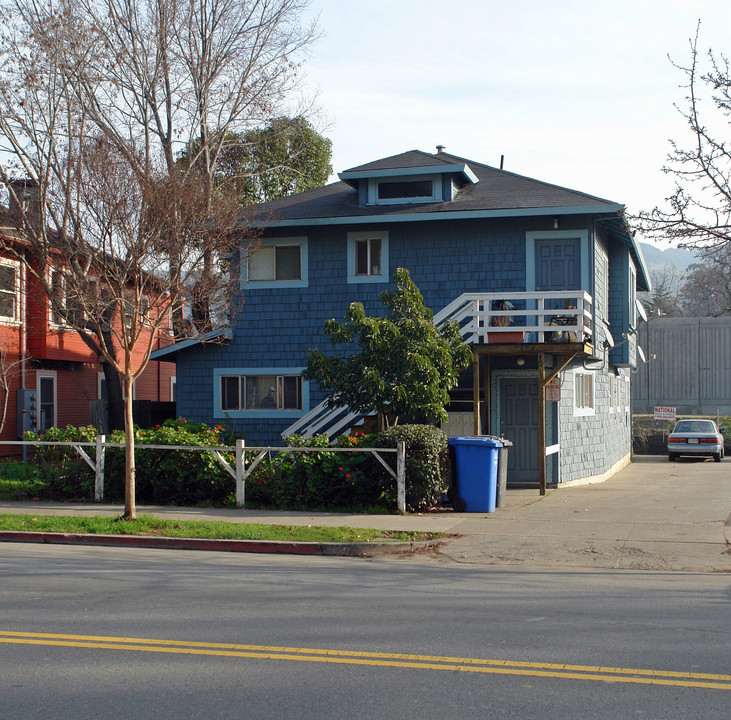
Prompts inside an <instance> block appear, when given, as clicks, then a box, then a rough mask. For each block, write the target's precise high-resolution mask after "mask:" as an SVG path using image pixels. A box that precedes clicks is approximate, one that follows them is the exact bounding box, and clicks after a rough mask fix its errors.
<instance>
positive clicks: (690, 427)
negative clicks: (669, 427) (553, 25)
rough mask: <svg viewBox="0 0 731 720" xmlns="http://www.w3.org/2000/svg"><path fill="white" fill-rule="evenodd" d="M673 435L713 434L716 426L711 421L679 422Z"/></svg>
mask: <svg viewBox="0 0 731 720" xmlns="http://www.w3.org/2000/svg"><path fill="white" fill-rule="evenodd" d="M673 432H674V433H679V432H684V433H715V432H716V426H715V425H714V424H713V421H711V420H681V421H680V422H679V423H678V424H677V425H676V426H675V429H674V430H673Z"/></svg>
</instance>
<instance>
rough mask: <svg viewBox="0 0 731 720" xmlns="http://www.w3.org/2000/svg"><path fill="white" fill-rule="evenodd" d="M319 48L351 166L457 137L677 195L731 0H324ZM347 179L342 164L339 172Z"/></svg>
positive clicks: (595, 184)
mask: <svg viewBox="0 0 731 720" xmlns="http://www.w3.org/2000/svg"><path fill="white" fill-rule="evenodd" d="M310 9H311V11H312V13H313V15H318V14H319V25H320V29H321V31H322V33H323V37H322V38H321V39H320V40H319V41H318V42H317V44H316V45H315V46H314V47H313V48H312V51H311V54H310V57H309V58H308V60H307V61H306V63H305V72H306V78H305V83H306V87H307V89H308V91H310V92H312V91H316V92H317V93H318V97H317V103H318V105H319V107H320V108H321V110H322V119H321V127H322V128H324V129H323V134H324V135H325V136H326V137H329V138H330V139H331V140H332V141H333V159H332V161H333V169H334V172H335V173H337V172H342V171H343V170H346V169H348V168H351V167H355V166H357V165H360V164H362V163H365V162H369V161H371V160H375V159H378V158H382V157H387V156H389V155H395V154H398V153H400V152H404V151H407V150H413V149H418V150H423V151H426V152H435V147H436V146H437V145H440V144H441V145H444V146H445V148H446V151H447V152H449V153H453V154H455V155H459V156H461V157H466V158H468V159H472V160H475V161H478V162H482V163H485V164H487V165H492V166H495V167H499V165H500V157H501V155H503V156H504V158H505V159H504V168H505V169H506V170H509V171H511V172H515V173H518V174H521V175H527V176H529V177H533V178H536V179H538V180H542V181H545V182H550V183H553V184H556V185H561V186H564V187H568V188H571V189H574V190H580V191H582V192H586V193H589V194H591V195H595V196H598V197H601V198H605V199H608V200H612V201H614V202H619V203H622V204H624V205H626V206H627V208H628V211H629V212H630V213H636V212H639V211H640V210H650V209H652V208H653V207H655V206H656V205H658V204H662V202H663V200H664V198H665V197H667V196H668V195H669V194H670V192H671V190H672V187H673V186H672V181H671V178H670V177H669V176H667V175H665V174H663V173H662V172H661V168H662V167H663V165H664V164H665V160H666V157H667V154H668V152H669V150H670V145H669V142H668V140H669V138H671V137H673V138H676V139H683V138H687V137H689V136H688V135H687V132H686V130H685V126H684V121H683V119H682V118H681V117H680V115H679V113H678V111H677V109H676V108H675V107H674V103H682V100H683V97H684V90H683V88H682V87H681V85H682V84H683V82H684V79H685V78H684V75H683V74H682V73H681V72H680V71H679V70H677V69H676V68H674V67H673V65H672V63H671V61H670V59H669V58H668V56H670V57H671V58H672V59H673V60H674V61H675V62H678V63H681V64H682V63H684V62H686V61H687V60H688V58H689V41H690V39H691V38H692V37H693V36H694V35H695V32H696V26H697V23H698V21H699V20H700V21H701V26H700V35H699V47H702V48H708V47H713V48H714V51H715V52H717V53H723V52H728V53H729V54H731V34H730V33H729V30H731V2H729V0H693V2H690V0H685V1H680V0H662V1H659V0H611V1H604V0H603V1H601V2H600V1H598V0H551V2H548V1H547V0H514V2H512V3H509V2H507V0H441V2H437V1H436V0H418V1H416V0H369V1H368V2H363V0H312V5H311V8H310ZM332 179H337V178H336V177H335V176H333V178H332Z"/></svg>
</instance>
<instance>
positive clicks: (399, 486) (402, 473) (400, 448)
mask: <svg viewBox="0 0 731 720" xmlns="http://www.w3.org/2000/svg"><path fill="white" fill-rule="evenodd" d="M396 496H397V503H398V511H399V512H400V513H405V512H406V443H405V442H404V441H403V440H399V442H397V443H396Z"/></svg>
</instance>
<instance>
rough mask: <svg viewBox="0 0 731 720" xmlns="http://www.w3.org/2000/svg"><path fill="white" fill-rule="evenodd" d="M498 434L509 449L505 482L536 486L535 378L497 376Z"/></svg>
mask: <svg viewBox="0 0 731 720" xmlns="http://www.w3.org/2000/svg"><path fill="white" fill-rule="evenodd" d="M500 434H501V435H503V436H504V437H505V438H507V439H508V440H510V442H512V443H513V447H511V448H510V449H509V450H508V484H509V485H510V484H536V485H538V378H535V377H533V378H524V377H506V378H500Z"/></svg>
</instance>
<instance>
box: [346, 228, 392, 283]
mask: <svg viewBox="0 0 731 720" xmlns="http://www.w3.org/2000/svg"><path fill="white" fill-rule="evenodd" d="M375 238H378V239H380V240H381V272H380V273H379V274H378V275H356V274H355V241H356V240H371V239H375ZM388 280H389V264H388V232H387V231H386V230H376V231H374V232H372V231H368V230H363V231H359V232H349V233H348V285H354V284H361V283H382V282H388Z"/></svg>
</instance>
